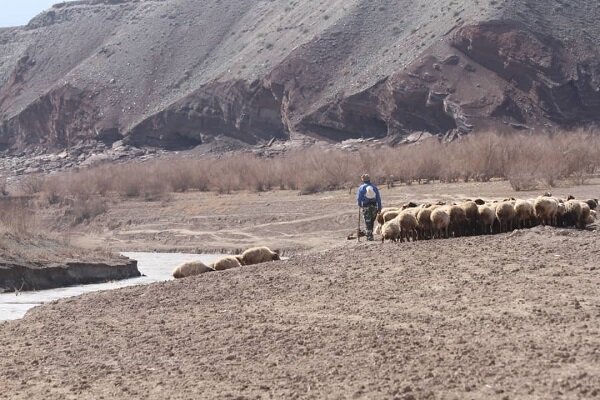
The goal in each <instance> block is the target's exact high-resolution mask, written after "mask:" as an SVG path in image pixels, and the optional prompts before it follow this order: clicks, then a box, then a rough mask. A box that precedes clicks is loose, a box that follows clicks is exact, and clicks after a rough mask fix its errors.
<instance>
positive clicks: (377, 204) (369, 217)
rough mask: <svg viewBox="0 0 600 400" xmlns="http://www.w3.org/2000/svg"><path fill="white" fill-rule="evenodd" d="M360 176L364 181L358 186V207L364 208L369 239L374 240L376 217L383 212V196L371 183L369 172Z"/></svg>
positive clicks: (363, 212)
mask: <svg viewBox="0 0 600 400" xmlns="http://www.w3.org/2000/svg"><path fill="white" fill-rule="evenodd" d="M360 178H361V180H362V182H363V183H362V185H360V187H359V188H358V192H357V194H356V201H357V202H358V207H359V208H361V209H362V214H363V218H364V219H365V225H366V226H367V240H368V241H370V242H372V241H373V240H375V239H374V238H373V227H374V225H375V219H376V218H377V214H379V213H380V212H381V196H380V195H379V189H377V186H375V185H374V184H372V183H371V177H370V176H369V174H364V175H363V176H361V177H360Z"/></svg>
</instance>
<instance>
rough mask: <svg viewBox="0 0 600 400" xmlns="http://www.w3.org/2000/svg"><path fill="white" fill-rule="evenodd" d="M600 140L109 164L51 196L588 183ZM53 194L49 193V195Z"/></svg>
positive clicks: (63, 179) (541, 139) (473, 142)
mask: <svg viewBox="0 0 600 400" xmlns="http://www.w3.org/2000/svg"><path fill="white" fill-rule="evenodd" d="M599 153H600V141H599V140H598V136H597V135H594V134H591V133H587V132H582V131H578V132H563V133H560V134H555V135H533V134H512V135H500V134H495V133H483V134H476V135H471V136H467V137H465V138H462V139H460V140H458V141H455V142H452V143H444V142H440V141H438V140H437V139H429V140H426V141H424V142H422V143H420V144H416V145H408V146H398V147H393V148H392V147H381V148H368V149H366V148H365V149H362V150H360V151H347V150H341V149H330V148H329V149H323V148H319V147H313V148H307V149H302V150H294V151H290V152H288V153H285V154H283V155H280V156H276V157H272V158H263V157H259V156H255V155H252V154H246V153H235V154H230V155H226V156H221V157H207V158H203V159H178V160H161V161H153V162H146V163H141V164H126V165H105V166H101V167H96V168H92V169H90V170H85V171H80V172H77V173H74V174H68V175H61V176H60V177H59V178H54V177H53V178H52V179H51V180H50V181H52V180H54V179H57V182H54V183H49V181H46V184H45V188H46V189H45V190H47V191H48V193H49V198H50V199H55V198H56V195H55V193H60V197H62V198H77V199H82V200H87V199H90V198H92V197H93V196H94V195H103V194H106V193H108V192H112V193H116V194H119V195H121V196H125V197H135V198H145V199H147V200H153V199H160V198H162V196H164V195H165V194H166V193H170V192H173V191H175V192H185V191H189V190H202V191H207V190H212V191H216V192H219V193H231V192H233V191H238V190H250V191H255V192H261V191H266V190H271V189H273V188H279V189H282V190H283V189H288V190H299V191H300V193H302V194H311V193H316V192H321V191H325V190H334V189H343V188H348V187H353V186H354V185H356V184H357V181H358V179H359V176H360V175H361V174H362V173H364V172H368V173H370V174H371V177H372V178H373V181H374V182H375V183H380V184H383V183H387V184H388V185H392V184H393V182H392V181H391V179H390V177H391V176H393V177H394V179H397V180H399V181H400V182H402V183H405V184H412V183H413V182H419V183H427V182H431V181H445V182H457V181H459V180H463V181H465V182H467V181H470V180H475V181H489V180H490V179H492V178H500V179H506V180H509V181H510V183H511V185H512V186H513V188H514V189H515V190H531V189H535V188H537V187H539V186H540V185H544V186H554V185H556V183H557V182H558V181H560V180H564V179H567V178H571V179H574V180H575V181H576V182H577V183H583V182H585V180H586V179H587V178H588V177H589V176H591V175H592V174H595V173H597V171H598V167H599V166H600V156H599ZM50 195H51V196H50Z"/></svg>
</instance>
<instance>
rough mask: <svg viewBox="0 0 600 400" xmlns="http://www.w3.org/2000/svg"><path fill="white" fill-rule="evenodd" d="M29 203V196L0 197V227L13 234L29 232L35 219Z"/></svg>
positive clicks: (32, 228) (33, 225) (33, 226)
mask: <svg viewBox="0 0 600 400" xmlns="http://www.w3.org/2000/svg"><path fill="white" fill-rule="evenodd" d="M30 203H31V199H30V198H29V197H2V198H0V229H1V230H3V231H5V232H10V233H12V234H15V235H24V234H28V233H31V232H32V231H33V230H34V229H35V223H34V222H35V220H34V213H33V211H32V207H31V204H30Z"/></svg>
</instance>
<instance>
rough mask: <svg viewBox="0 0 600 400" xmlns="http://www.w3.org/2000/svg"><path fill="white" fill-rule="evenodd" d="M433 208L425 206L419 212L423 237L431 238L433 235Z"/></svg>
mask: <svg viewBox="0 0 600 400" xmlns="http://www.w3.org/2000/svg"><path fill="white" fill-rule="evenodd" d="M432 212H433V209H432V208H427V207H423V208H421V209H419V212H418V213H417V223H418V224H419V227H418V230H419V234H420V236H421V239H429V238H432V237H433V223H432V222H431V213H432Z"/></svg>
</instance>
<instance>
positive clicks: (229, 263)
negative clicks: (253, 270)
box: [211, 256, 242, 271]
mask: <svg viewBox="0 0 600 400" xmlns="http://www.w3.org/2000/svg"><path fill="white" fill-rule="evenodd" d="M241 266H242V264H241V263H240V260H239V259H238V258H237V257H235V256H229V257H223V258H221V259H220V260H218V261H216V262H214V263H213V264H212V265H211V267H212V268H213V269H214V270H215V271H225V270H228V269H233V268H239V267H241Z"/></svg>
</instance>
